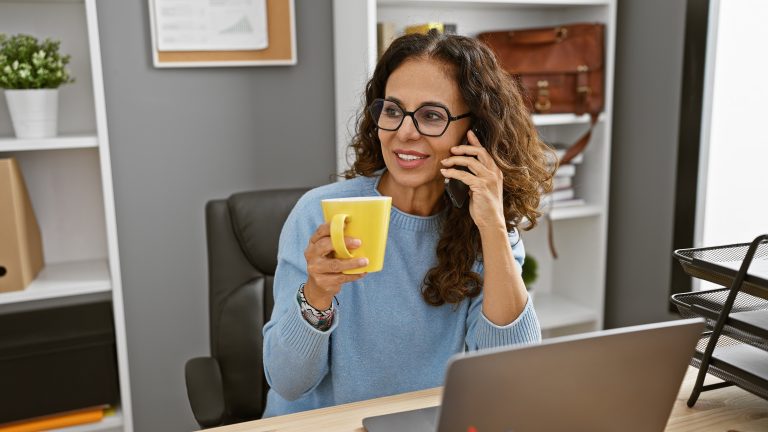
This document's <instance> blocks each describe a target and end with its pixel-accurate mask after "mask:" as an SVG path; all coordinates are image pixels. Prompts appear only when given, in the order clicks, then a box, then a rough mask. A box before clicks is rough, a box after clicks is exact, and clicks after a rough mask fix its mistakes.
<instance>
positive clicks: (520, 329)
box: [466, 230, 541, 351]
mask: <svg viewBox="0 0 768 432" xmlns="http://www.w3.org/2000/svg"><path fill="white" fill-rule="evenodd" d="M509 242H510V244H511V245H512V253H513V254H514V256H515V262H516V263H517V265H518V270H520V269H521V268H522V265H523V262H524V261H525V247H524V246H523V240H522V239H521V238H520V235H519V234H518V232H517V231H516V230H515V231H513V232H511V233H509ZM477 270H478V272H479V273H481V274H482V271H483V266H482V263H478V265H477ZM482 306H483V294H482V293H480V295H478V296H477V297H475V298H473V299H471V300H470V305H469V312H468V314H469V317H468V319H467V336H466V345H467V348H468V349H469V350H470V351H474V350H479V349H485V348H494V347H500V346H506V345H518V344H528V343H536V342H540V341H541V328H540V326H539V319H538V318H537V316H536V311H535V310H534V308H533V303H531V300H530V298H529V299H528V302H527V303H526V305H525V308H524V309H523V311H522V312H521V313H520V315H519V316H518V317H517V318H516V319H515V320H514V321H512V322H511V323H510V324H507V325H505V326H498V325H496V324H493V323H492V322H491V321H489V320H488V318H486V316H485V315H484V314H483V311H482Z"/></svg>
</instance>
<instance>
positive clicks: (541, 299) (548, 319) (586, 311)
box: [533, 293, 600, 330]
mask: <svg viewBox="0 0 768 432" xmlns="http://www.w3.org/2000/svg"><path fill="white" fill-rule="evenodd" d="M533 306H534V307H535V308H536V315H538V317H539V324H540V325H541V329H542V330H551V329H556V328H560V327H568V326H574V325H580V324H589V323H594V322H596V321H598V319H599V317H600V315H599V313H598V312H597V311H595V310H592V309H590V308H588V307H585V306H583V305H581V304H578V303H575V302H573V301H571V300H568V299H566V298H564V297H561V296H558V295H556V294H548V293H546V294H545V293H537V294H535V297H534V298H533Z"/></svg>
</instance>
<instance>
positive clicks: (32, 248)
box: [0, 158, 43, 292]
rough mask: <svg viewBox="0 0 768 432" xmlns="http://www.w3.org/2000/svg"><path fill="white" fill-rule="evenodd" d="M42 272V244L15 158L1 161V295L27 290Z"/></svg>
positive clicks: (30, 202)
mask: <svg viewBox="0 0 768 432" xmlns="http://www.w3.org/2000/svg"><path fill="white" fill-rule="evenodd" d="M42 268H43V240H42V237H41V236H40V227H39V226H38V224H37V218H36V217H35V212H34V210H33V209H32V201H31V200H30V198H29V193H28V192H27V186H26V184H25V183H24V177H23V176H22V175H21V170H20V169H19V164H18V163H17V162H16V159H14V158H8V159H0V292H7V291H19V290H22V289H24V288H26V287H27V285H29V284H30V283H31V282H32V281H33V280H34V279H35V277H36V276H37V274H38V273H40V270H42Z"/></svg>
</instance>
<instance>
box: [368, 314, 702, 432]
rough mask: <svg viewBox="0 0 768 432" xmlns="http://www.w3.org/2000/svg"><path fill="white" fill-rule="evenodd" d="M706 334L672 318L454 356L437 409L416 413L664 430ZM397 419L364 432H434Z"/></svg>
mask: <svg viewBox="0 0 768 432" xmlns="http://www.w3.org/2000/svg"><path fill="white" fill-rule="evenodd" d="M703 330H704V321H703V320H701V319H690V320H679V321H671V322H664V323H655V324H647V325H641V326H633V327H624V328H619V329H613V330H605V331H600V332H593V333H586V334H581V335H575V336H566V337H561V338H554V339H549V340H546V341H544V342H543V343H541V344H539V345H529V346H523V347H512V348H501V349H495V350H485V351H480V352H473V353H467V354H463V355H458V356H456V357H454V358H453V359H452V360H451V362H450V363H449V365H448V370H447V373H446V382H445V389H444V392H443V401H442V406H441V408H440V410H439V415H437V416H436V415H435V413H434V411H432V412H430V411H429V410H425V411H421V413H422V415H423V418H422V419H421V420H420V422H421V423H422V424H425V423H427V422H428V421H431V422H434V421H435V419H436V418H437V421H438V427H437V430H438V431H440V432H443V431H445V432H453V431H460V432H468V431H476V432H485V431H505V432H506V431H509V432H529V431H536V432H546V431H564V430H567V431H591V432H597V431H617V430H621V431H627V432H632V431H638V432H641V431H642V432H649V431H663V430H664V427H665V426H666V423H667V419H668V418H669V414H670V412H671V411H672V406H673V403H674V400H675V397H676V395H677V393H678V391H679V388H680V384H681V382H682V379H683V376H684V375H685V372H686V369H687V367H688V363H689V361H690V359H691V356H692V354H693V350H694V347H695V345H696V341H697V340H698V339H699V337H700V336H701V332H702V331H703ZM393 417H394V419H393ZM408 417H411V418H413V417H418V416H417V415H415V413H410V415H409V416H408ZM403 418H404V413H397V414H390V415H388V416H380V417H378V418H369V419H365V420H364V422H363V424H364V426H365V427H366V429H367V430H368V431H369V432H379V431H390V430H409V431H419V430H425V431H429V430H432V431H433V430H435V428H434V426H431V427H429V428H426V427H424V426H421V428H420V427H418V426H417V424H416V420H413V422H414V423H413V427H410V426H408V425H407V424H403ZM433 424H434V423H433ZM395 425H396V426H395ZM390 426H393V427H394V428H392V427H390Z"/></svg>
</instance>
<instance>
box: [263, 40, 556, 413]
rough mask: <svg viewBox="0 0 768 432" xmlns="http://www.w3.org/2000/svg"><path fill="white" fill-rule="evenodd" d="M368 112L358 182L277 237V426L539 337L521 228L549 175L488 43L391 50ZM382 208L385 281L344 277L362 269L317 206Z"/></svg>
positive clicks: (312, 198) (273, 407)
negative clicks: (345, 200) (385, 215)
mask: <svg viewBox="0 0 768 432" xmlns="http://www.w3.org/2000/svg"><path fill="white" fill-rule="evenodd" d="M365 99H366V102H365V103H366V109H365V110H364V111H363V112H362V113H361V115H360V120H359V122H358V131H357V135H356V137H355V138H354V141H353V143H352V148H353V149H354V151H355V156H356V160H355V162H354V165H353V167H352V168H351V169H350V170H349V171H347V172H346V177H347V178H348V179H350V180H347V181H344V182H339V183H334V184H330V185H326V186H323V187H320V188H317V189H314V190H312V191H310V192H308V193H307V194H306V195H305V196H304V197H302V198H301V199H300V200H299V202H298V203H297V204H296V207H295V208H294V209H293V211H292V212H291V215H290V216H289V217H288V220H287V221H286V223H285V226H284V228H283V231H282V234H281V237H280V247H279V252H278V267H277V271H276V274H275V281H274V296H275V307H274V311H273V314H272V320H271V321H270V322H269V323H268V324H267V325H266V326H265V327H264V367H265V372H266V375H267V380H268V382H269V384H270V387H271V389H270V392H269V396H268V402H267V408H266V411H265V416H274V415H280V414H286V413H290V412H296V411H302V410H307V409H313V408H319V407H324V406H329V405H336V404H341V403H346V402H352V401H357V400H362V399H369V398H373V397H379V396H385V395H390V394H396V393H402V392H406V391H413V390H418V389H423V388H428V387H434V386H438V385H440V384H441V383H442V379H443V376H444V373H445V367H446V364H447V361H448V359H449V358H450V357H451V356H452V355H453V354H455V353H458V352H462V351H465V350H467V349H468V350H477V349H483V348H490V347H497V346H502V345H512V344H521V343H532V342H537V341H539V340H540V338H541V332H540V328H539V323H538V320H537V318H536V314H535V312H534V309H533V305H532V304H531V302H530V301H528V296H527V292H526V289H525V286H524V285H523V281H522V279H521V278H520V269H521V265H522V262H523V258H524V254H525V252H524V249H523V244H522V242H521V241H520V238H519V235H518V232H517V230H516V226H517V225H518V224H519V223H520V222H521V221H522V219H523V218H527V219H528V220H529V221H531V222H532V223H534V224H535V221H536V218H537V217H538V216H540V213H539V212H537V207H538V204H539V194H540V192H541V191H542V190H544V191H548V190H549V189H551V186H550V184H551V178H552V168H551V167H549V166H548V165H547V155H546V146H545V145H544V144H543V143H542V142H541V141H540V140H539V138H538V136H537V133H536V130H535V128H534V126H533V125H532V123H531V120H530V117H529V115H528V113H527V111H526V109H525V108H524V105H523V101H522V99H521V96H520V93H519V90H518V88H517V86H516V84H515V83H514V81H513V80H512V79H511V78H510V77H509V76H508V75H507V74H506V73H505V72H504V71H503V70H502V69H501V68H500V67H499V65H498V63H497V62H496V59H495V57H494V55H493V54H492V53H491V51H490V50H489V49H488V48H487V47H485V46H484V45H482V44H481V43H480V42H478V41H477V40H475V39H471V38H466V37H461V36H447V35H441V34H438V33H436V32H431V33H429V34H428V35H407V36H403V37H401V38H398V39H397V40H395V41H394V42H393V43H392V44H391V46H390V47H389V49H388V50H387V51H386V52H385V53H384V55H383V56H382V58H381V60H380V61H379V63H378V65H377V67H376V70H375V72H374V74H373V77H372V78H371V80H370V81H369V82H368V84H367V87H366V95H365ZM471 128H474V129H476V130H478V131H480V133H479V134H480V135H482V136H483V137H484V138H483V139H484V140H485V142H480V141H479V139H478V136H477V134H475V133H474V132H472V130H471ZM461 167H465V168H467V169H468V171H463V170H461V169H460V168H461ZM448 179H457V180H460V181H461V182H463V183H465V184H466V185H468V186H469V188H470V192H469V200H468V202H467V204H465V205H464V206H462V207H460V208H459V207H455V206H454V205H453V204H452V203H451V201H450V200H449V199H448V198H447V195H446V193H445V190H446V186H445V185H446V182H447V181H448ZM376 195H385V196H391V197H392V207H393V209H392V213H391V217H390V227H389V235H388V243H387V250H386V257H385V264H384V269H383V270H382V271H381V272H376V273H371V274H362V275H345V274H342V273H341V272H342V271H343V270H346V269H351V268H356V267H361V266H364V265H366V261H365V259H364V258H362V259H355V258H353V259H349V260H343V259H337V258H335V257H334V255H333V252H332V246H331V240H330V237H329V235H330V234H329V232H330V230H329V226H328V224H325V223H323V215H322V211H321V206H320V200H322V199H326V198H341V197H352V196H376ZM346 240H347V246H348V247H349V248H355V247H357V246H359V242H358V241H357V240H356V239H351V238H347V239H346ZM334 298H335V299H336V300H335V301H334Z"/></svg>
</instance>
